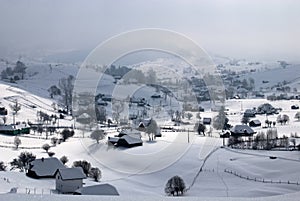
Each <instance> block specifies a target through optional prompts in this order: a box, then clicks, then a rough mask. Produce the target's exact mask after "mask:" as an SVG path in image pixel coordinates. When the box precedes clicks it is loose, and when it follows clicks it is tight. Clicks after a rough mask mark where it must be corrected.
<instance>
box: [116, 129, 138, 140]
mask: <svg viewBox="0 0 300 201" xmlns="http://www.w3.org/2000/svg"><path fill="white" fill-rule="evenodd" d="M119 135H129V136H131V137H135V138H141V132H140V131H138V130H136V129H125V130H122V131H121V132H120V134H119Z"/></svg>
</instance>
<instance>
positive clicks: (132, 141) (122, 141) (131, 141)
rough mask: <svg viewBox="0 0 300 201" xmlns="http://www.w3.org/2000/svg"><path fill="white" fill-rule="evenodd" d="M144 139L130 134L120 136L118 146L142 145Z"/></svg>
mask: <svg viewBox="0 0 300 201" xmlns="http://www.w3.org/2000/svg"><path fill="white" fill-rule="evenodd" d="M142 145H143V141H142V140H141V139H140V138H134V137H131V136H129V135H124V136H123V137H120V138H119V140H118V142H117V146H121V147H128V148H130V147H136V146H142Z"/></svg>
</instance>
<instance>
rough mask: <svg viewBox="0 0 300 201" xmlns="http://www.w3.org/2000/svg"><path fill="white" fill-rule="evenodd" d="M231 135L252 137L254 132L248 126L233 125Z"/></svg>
mask: <svg viewBox="0 0 300 201" xmlns="http://www.w3.org/2000/svg"><path fill="white" fill-rule="evenodd" d="M230 132H231V134H232V135H240V136H243V135H246V136H247V135H253V134H254V133H255V132H254V130H253V129H252V128H250V127H249V126H248V125H235V126H234V127H233V128H231V129H230Z"/></svg>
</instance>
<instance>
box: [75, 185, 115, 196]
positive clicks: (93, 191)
mask: <svg viewBox="0 0 300 201" xmlns="http://www.w3.org/2000/svg"><path fill="white" fill-rule="evenodd" d="M74 194H79V195H119V193H118V191H117V189H116V188H115V187H114V186H112V185H110V184H99V185H93V186H85V187H82V188H79V189H78V190H76V191H75V193H74Z"/></svg>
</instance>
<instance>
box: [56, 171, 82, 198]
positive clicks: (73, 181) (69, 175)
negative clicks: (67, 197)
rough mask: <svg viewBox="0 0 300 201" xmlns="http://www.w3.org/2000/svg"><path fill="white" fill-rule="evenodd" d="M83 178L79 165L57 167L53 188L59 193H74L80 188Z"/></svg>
mask: <svg viewBox="0 0 300 201" xmlns="http://www.w3.org/2000/svg"><path fill="white" fill-rule="evenodd" d="M85 178H86V175H85V174H84V173H83V170H82V168H81V167H75V168H63V169H58V170H57V171H56V173H55V185H56V188H55V189H56V190H57V191H58V192H60V193H74V192H75V191H76V190H77V189H80V188H82V186H83V181H82V180H83V179H85Z"/></svg>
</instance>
